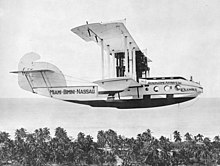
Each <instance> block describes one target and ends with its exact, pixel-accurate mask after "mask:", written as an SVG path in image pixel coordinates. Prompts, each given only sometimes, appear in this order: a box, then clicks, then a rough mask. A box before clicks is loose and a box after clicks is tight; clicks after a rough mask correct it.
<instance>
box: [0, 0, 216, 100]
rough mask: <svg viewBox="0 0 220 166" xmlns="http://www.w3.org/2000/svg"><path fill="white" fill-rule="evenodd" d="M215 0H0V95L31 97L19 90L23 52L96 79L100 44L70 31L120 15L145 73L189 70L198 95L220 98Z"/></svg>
mask: <svg viewBox="0 0 220 166" xmlns="http://www.w3.org/2000/svg"><path fill="white" fill-rule="evenodd" d="M219 6H220V1H219V0H190V1H185V0H157V1H155V0H108V1H104V0H94V1H88V0H80V1H77V0H65V1H60V0H31V1H30V0H19V1H15V0H0V69H1V70H0V78H1V81H0V87H1V97H4V98H22V97H24V98H29V97H30V98H32V97H37V96H36V95H34V94H31V93H30V92H26V91H24V90H22V89H20V88H19V86H18V83H17V76H16V75H14V74H9V72H10V71H13V70H17V65H18V63H19V60H20V58H21V57H22V56H23V55H24V54H26V53H28V52H36V53H38V54H40V55H41V58H42V59H41V61H47V62H50V63H52V64H55V65H56V66H57V67H58V68H59V69H60V70H61V71H62V72H63V73H65V74H66V75H71V76H73V77H75V78H79V79H85V80H89V81H95V80H97V79H100V78H101V72H100V71H101V70H100V69H101V65H100V64H101V60H100V48H99V46H98V45H96V44H95V43H94V42H85V41H83V40H82V39H81V38H80V37H78V36H77V35H75V34H74V33H72V32H71V31H70V29H71V28H74V27H76V26H80V25H83V24H85V23H86V21H88V22H89V23H95V22H108V21H115V20H121V19H125V18H126V27H127V29H128V30H129V32H130V34H131V35H132V37H133V38H134V40H135V41H136V43H137V44H138V45H139V47H140V48H141V49H146V48H147V52H148V55H147V56H148V57H149V58H150V59H151V60H152V61H153V62H152V63H151V64H150V67H151V76H183V77H185V78H187V79H189V78H190V76H193V78H194V80H195V81H200V83H201V85H202V86H203V88H204V93H203V94H202V97H220V88H219V83H220V67H219V66H218V65H219V64H220V10H219Z"/></svg>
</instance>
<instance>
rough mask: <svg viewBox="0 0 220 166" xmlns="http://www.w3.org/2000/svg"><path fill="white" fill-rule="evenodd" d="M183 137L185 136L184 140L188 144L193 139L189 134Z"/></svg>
mask: <svg viewBox="0 0 220 166" xmlns="http://www.w3.org/2000/svg"><path fill="white" fill-rule="evenodd" d="M184 136H185V140H186V141H188V142H190V141H192V140H193V139H192V135H191V134H189V133H188V132H187V133H186V134H185V135H184Z"/></svg>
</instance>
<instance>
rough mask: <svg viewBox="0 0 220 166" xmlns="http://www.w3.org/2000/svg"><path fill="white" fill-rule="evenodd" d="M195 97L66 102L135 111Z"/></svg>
mask: <svg viewBox="0 0 220 166" xmlns="http://www.w3.org/2000/svg"><path fill="white" fill-rule="evenodd" d="M194 98H195V97H179V98H156V99H150V98H148V97H144V98H143V99H132V100H131V99H130V100H112V101H108V100H93V101H77V100H65V101H67V102H73V103H78V104H85V105H90V106H92V107H115V108H118V109H133V108H150V107H160V106H166V105H172V104H178V103H182V102H186V101H189V100H192V99H194Z"/></svg>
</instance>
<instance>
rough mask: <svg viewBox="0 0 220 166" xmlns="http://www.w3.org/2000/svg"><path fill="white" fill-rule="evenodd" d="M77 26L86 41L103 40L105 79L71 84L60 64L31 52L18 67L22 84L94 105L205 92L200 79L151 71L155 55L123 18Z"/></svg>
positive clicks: (133, 104) (137, 104)
mask: <svg viewBox="0 0 220 166" xmlns="http://www.w3.org/2000/svg"><path fill="white" fill-rule="evenodd" d="M71 31H72V32H73V33H75V34H77V35H78V36H79V37H81V38H82V39H83V40H85V41H94V42H95V43H97V44H98V45H100V47H101V56H100V58H101V69H102V78H101V80H98V81H94V82H93V83H89V84H87V85H85V84H83V85H77V86H73V85H68V84H67V81H66V78H65V76H64V74H63V73H62V72H61V71H60V70H59V69H58V68H57V67H56V66H54V65H53V64H50V63H46V62H36V61H37V60H38V59H39V58H40V56H39V55H38V54H36V53H28V54H26V55H24V56H23V57H22V58H21V60H20V62H19V65H18V71H14V72H12V73H16V74H18V83H19V86H20V87H21V88H22V89H24V90H27V91H30V92H33V93H36V94H39V95H43V96H47V97H51V98H55V99H60V100H64V101H68V102H73V103H79V104H85V105H90V106H92V107H116V108H119V109H129V108H150V107H158V106H166V105H171V104H177V103H182V102H185V101H188V100H191V99H194V98H196V97H197V96H198V95H199V94H201V93H202V92H203V88H202V87H201V85H200V84H199V83H197V82H194V81H192V80H187V79H185V78H183V77H174V76H173V77H149V71H150V68H149V66H148V62H151V60H150V59H149V58H147V57H146V56H145V54H144V52H142V51H141V50H140V48H139V47H138V45H137V43H136V42H135V40H134V39H133V38H132V36H131V35H130V33H129V32H128V30H127V28H126V27H125V25H124V23H123V22H111V23H92V24H85V25H82V26H79V27H75V28H73V29H71ZM105 58H106V61H107V64H105V63H104V60H105ZM105 70H107V73H108V76H107V77H105V75H104V73H105Z"/></svg>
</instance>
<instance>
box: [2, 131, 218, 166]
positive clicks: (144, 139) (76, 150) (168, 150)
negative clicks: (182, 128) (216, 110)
mask: <svg viewBox="0 0 220 166" xmlns="http://www.w3.org/2000/svg"><path fill="white" fill-rule="evenodd" d="M173 137H174V142H172V141H170V140H169V139H168V138H166V137H164V136H161V137H160V138H159V139H157V138H155V137H154V136H152V133H151V131H150V130H149V129H148V130H146V131H145V132H143V133H141V134H138V135H137V138H126V137H124V136H121V135H118V134H117V133H116V132H115V131H113V130H111V129H109V130H108V131H102V130H101V131H99V132H98V134H97V141H94V140H93V138H92V137H91V136H90V135H85V134H84V133H82V132H80V133H79V134H78V136H77V138H76V139H73V138H71V137H69V136H68V135H67V132H66V130H65V129H63V128H61V127H58V128H56V129H55V136H54V137H51V135H50V130H49V129H48V128H40V129H36V130H35V131H34V132H33V133H28V132H27V131H26V130H25V129H24V128H21V129H18V130H16V132H15V138H14V139H10V136H9V134H8V133H7V132H0V165H18V166H20V165H24V166H26V165H33V166H35V165H36V166H49V165H69V166H70V165H71V166H72V165H158V166H166V165H217V164H219V163H220V137H219V136H215V137H214V139H213V141H211V140H210V139H209V138H207V137H204V136H203V135H201V134H198V135H196V136H192V135H191V134H190V133H186V134H185V135H184V137H182V136H181V134H180V132H178V131H174V133H173Z"/></svg>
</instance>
